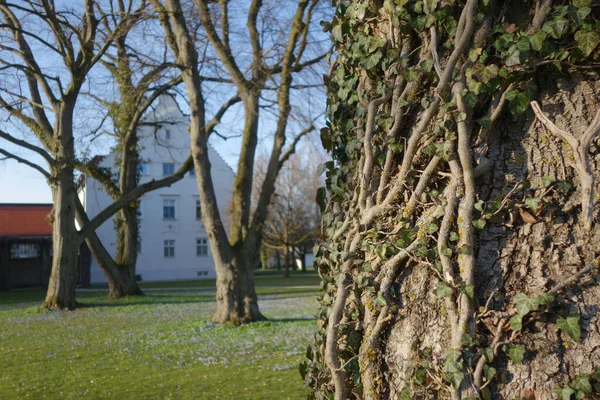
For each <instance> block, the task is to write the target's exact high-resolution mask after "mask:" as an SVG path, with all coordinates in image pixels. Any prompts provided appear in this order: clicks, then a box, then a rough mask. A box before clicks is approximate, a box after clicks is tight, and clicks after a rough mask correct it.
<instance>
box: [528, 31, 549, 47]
mask: <svg viewBox="0 0 600 400" xmlns="http://www.w3.org/2000/svg"><path fill="white" fill-rule="evenodd" d="M546 36H548V34H547V33H546V32H544V31H542V30H539V31H537V32H536V33H535V34H534V35H531V36H529V42H530V43H531V48H532V49H533V50H535V51H540V50H542V46H543V45H544V40H546Z"/></svg>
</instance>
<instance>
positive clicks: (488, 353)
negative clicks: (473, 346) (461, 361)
mask: <svg viewBox="0 0 600 400" xmlns="http://www.w3.org/2000/svg"><path fill="white" fill-rule="evenodd" d="M481 353H482V354H483V356H484V357H485V359H486V360H487V362H489V363H491V362H492V361H494V349H492V348H491V347H486V348H485V349H483V350H481Z"/></svg>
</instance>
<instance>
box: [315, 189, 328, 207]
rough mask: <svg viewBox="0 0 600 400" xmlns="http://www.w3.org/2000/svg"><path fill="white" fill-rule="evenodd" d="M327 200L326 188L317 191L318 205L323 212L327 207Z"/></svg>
mask: <svg viewBox="0 0 600 400" xmlns="http://www.w3.org/2000/svg"><path fill="white" fill-rule="evenodd" d="M326 198H327V191H326V189H325V188H324V187H320V188H318V189H317V204H318V205H319V208H321V212H324V211H325V207H326V206H327V204H326V202H325V201H326Z"/></svg>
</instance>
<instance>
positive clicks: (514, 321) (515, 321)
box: [508, 314, 523, 332]
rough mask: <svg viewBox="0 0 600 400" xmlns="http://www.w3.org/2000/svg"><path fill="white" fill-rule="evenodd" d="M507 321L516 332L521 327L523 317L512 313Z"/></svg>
mask: <svg viewBox="0 0 600 400" xmlns="http://www.w3.org/2000/svg"><path fill="white" fill-rule="evenodd" d="M508 322H509V323H510V329H512V330H513V331H515V332H518V331H520V330H521V329H522V328H523V317H521V316H520V315H518V314H517V315H513V316H512V317H511V319H510V320H509V321H508Z"/></svg>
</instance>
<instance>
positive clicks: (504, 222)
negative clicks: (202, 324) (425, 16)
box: [301, 0, 600, 400]
mask: <svg viewBox="0 0 600 400" xmlns="http://www.w3.org/2000/svg"><path fill="white" fill-rule="evenodd" d="M548 3H549V5H542V6H540V7H539V8H538V9H536V10H531V9H530V8H529V6H527V5H526V4H525V3H519V4H516V3H515V4H512V3H511V7H509V9H503V8H502V7H495V5H494V2H490V8H489V9H479V12H480V13H482V12H483V14H481V15H480V16H481V19H477V18H475V15H477V2H476V1H474V0H469V1H467V3H466V5H464V6H462V5H459V6H456V7H455V8H450V9H452V10H454V11H456V15H460V19H459V20H458V21H454V22H455V23H456V25H455V26H456V27H457V29H456V32H455V34H454V33H453V34H451V35H450V36H447V32H446V31H445V29H444V28H443V27H442V26H439V25H436V24H435V22H433V25H431V28H424V27H423V26H421V25H420V24H419V23H417V22H418V21H417V20H414V19H411V18H412V17H414V15H413V14H411V13H415V12H416V13H418V11H417V9H416V8H414V9H413V8H409V7H408V6H407V8H400V7H398V8H394V7H392V8H390V7H387V6H386V7H385V8H381V9H380V8H378V7H377V5H376V3H375V2H373V3H369V4H372V5H371V6H370V7H371V9H367V11H365V10H364V9H363V10H362V11H361V12H360V13H357V10H356V8H358V7H359V3H353V4H352V5H348V8H347V9H345V10H344V13H342V12H340V13H338V14H336V20H335V21H334V22H335V24H340V25H341V24H344V26H345V27H347V29H348V30H349V31H350V33H346V32H344V33H341V34H339V35H338V33H339V32H335V33H334V35H333V36H334V38H335V40H337V41H338V42H343V43H342V44H338V50H339V51H340V52H341V53H342V55H343V56H341V57H340V58H338V61H339V62H340V64H338V65H335V66H332V76H330V78H331V80H330V81H328V83H329V87H328V89H329V93H328V96H329V99H328V104H329V107H330V110H329V111H330V113H329V115H330V118H331V120H330V121H329V122H328V127H329V128H328V129H327V130H326V132H322V138H323V139H324V140H323V142H324V145H325V147H326V148H328V149H329V150H330V151H331V152H332V154H333V156H334V159H335V160H336V163H335V164H334V163H332V164H334V165H333V166H331V167H328V168H329V171H328V175H327V185H328V189H329V193H328V202H327V203H326V204H323V203H322V208H323V209H325V212H324V214H323V216H324V225H325V230H324V232H323V234H324V235H325V237H326V241H325V242H324V243H322V244H321V245H320V249H319V251H318V252H317V254H316V256H318V257H317V266H318V268H319V272H320V274H321V276H323V277H324V287H325V289H326V292H327V293H326V294H325V295H324V296H323V297H322V300H321V308H320V311H319V314H318V326H319V332H318V333H317V335H316V336H315V342H314V343H313V348H312V350H313V351H312V354H310V357H309V360H308V361H307V362H306V363H305V364H303V365H302V367H301V371H303V372H306V374H305V379H306V383H307V384H308V385H309V386H310V387H311V388H312V390H313V396H314V397H315V398H331V397H335V399H336V400H345V399H347V398H360V399H362V398H364V399H388V398H389V399H453V400H455V399H471V398H482V399H514V398H521V399H529V400H533V399H551V398H555V395H556V394H558V395H559V398H560V399H571V398H573V397H575V396H576V397H577V398H584V397H585V396H588V397H589V398H596V397H597V396H598V395H599V393H600V390H599V387H600V369H598V368H597V367H598V363H597V360H598V359H600V347H599V346H598V343H599V342H600V314H599V313H598V306H597V305H598V304H599V302H600V287H599V286H598V283H599V281H598V276H597V273H598V269H597V268H598V266H600V258H598V256H599V253H598V243H600V227H598V225H597V223H596V221H597V215H598V205H597V204H596V205H595V207H594V202H593V201H591V204H590V202H587V201H588V199H589V195H590V191H591V192H592V193H596V200H597V194H598V193H600V192H599V191H600V182H599V181H598V179H597V177H598V176H599V175H600V157H599V155H600V147H599V146H598V144H597V140H596V143H595V144H594V143H593V140H594V139H597V137H598V135H599V134H600V109H599V106H598V95H597V94H598V93H599V92H600V80H599V79H598V73H597V70H595V69H594V68H585V69H584V68H581V69H578V65H577V64H576V63H571V64H570V65H569V68H570V69H569V70H568V71H562V73H561V72H557V71H556V68H555V67H556V66H557V64H558V66H561V64H560V61H556V63H555V64H554V66H553V67H549V66H547V65H546V64H548V63H547V62H544V61H541V62H540V61H539V58H537V57H541V59H542V60H546V59H552V57H553V56H551V55H550V54H546V53H544V51H545V50H535V51H534V50H533V48H531V52H529V53H527V56H526V57H527V59H528V61H525V58H524V59H523V60H521V59H520V58H519V54H516V57H515V58H513V59H508V60H507V59H505V58H503V57H508V56H507V54H509V53H510V51H508V50H507V53H503V50H502V49H503V47H502V46H504V45H503V44H502V40H504V39H508V38H509V37H510V38H511V39H510V40H512V39H513V38H516V39H515V40H517V39H518V38H521V37H526V36H527V35H534V34H535V32H536V31H538V30H539V29H540V27H541V26H542V23H543V22H544V20H545V19H546V18H547V17H548V15H552V16H555V15H557V14H556V13H555V11H557V10H552V9H550V10H549V9H548V8H547V6H548V7H549V6H550V5H551V2H548ZM433 7H437V6H433ZM480 7H481V5H480ZM485 7H487V6H485ZM369 10H370V11H369ZM570 10H571V11H569V10H567V8H565V10H564V11H566V12H577V8H576V7H573V8H572V9H570ZM549 11H550V12H549ZM587 11H588V10H583V13H584V14H585V15H586V16H587V15H588V14H589V13H587ZM579 12H580V13H581V12H582V11H581V8H580V9H579ZM379 13H381V14H379ZM386 13H392V14H393V18H392V17H390V16H386V17H381V15H384V16H385V15H386ZM428 13H431V14H429V15H431V16H433V15H438V14H435V13H433V10H428ZM496 13H501V14H502V20H503V21H504V24H505V25H502V26H503V27H507V26H509V25H510V24H511V23H514V24H515V25H514V26H515V29H516V30H519V29H521V30H522V31H520V33H519V34H518V35H516V36H514V37H513V36H511V33H512V32H509V33H507V32H506V31H505V28H502V27H499V26H496V27H495V28H494V26H493V25H494V24H496V23H497V20H496V18H498V16H499V15H497V14H496ZM546 13H548V14H547V15H546ZM542 14H543V15H542ZM359 15H364V20H363V17H360V16H359ZM582 15H583V14H582ZM589 15H591V16H592V17H591V18H595V21H596V22H597V17H598V14H597V13H595V14H594V13H592V14H589ZM438 17H439V15H438ZM438 17H435V18H438ZM394 18H398V19H401V20H403V21H404V22H402V23H401V24H399V26H400V27H402V29H396V27H395V26H390V25H388V22H389V21H394ZM419 18H420V17H419ZM435 18H433V19H434V20H435ZM527 18H530V19H531V22H529V23H528V20H527ZM548 18H550V17H548ZM552 18H555V17H552ZM556 18H558V19H560V18H561V17H556ZM584 18H585V17H584ZM475 21H480V22H478V24H479V25H478V24H476V23H475ZM552 21H553V22H552V23H553V24H554V23H562V22H564V21H562V20H560V21H559V22H557V21H556V20H552ZM561 21H562V22H561ZM573 21H575V20H573ZM578 21H579V22H573V23H574V24H575V25H574V27H572V28H569V29H570V30H569V31H565V32H563V33H561V35H558V36H559V37H562V39H565V40H566V41H565V42H559V41H555V40H554V39H556V37H553V36H550V35H549V36H548V38H547V40H548V41H549V42H551V43H552V45H553V46H554V45H556V46H561V45H564V43H567V42H569V43H573V42H572V41H570V40H573V39H574V37H580V36H579V35H583V34H585V32H584V31H585V27H584V26H583V25H580V26H577V24H582V22H581V20H578ZM335 24H332V26H335ZM517 25H518V26H519V28H516V26H517ZM413 28H414V29H415V30H417V31H418V32H413V33H415V34H416V33H418V35H419V36H411V34H410V33H409V32H410V30H411V29H413ZM547 28H548V26H546V29H547ZM344 29H346V28H344ZM578 29H582V31H581V32H579V31H578ZM509 30H512V28H509ZM445 32H446V33H445ZM543 32H544V33H542V34H541V36H544V37H546V31H543ZM575 32H578V33H575ZM363 34H366V35H367V41H369V40H370V41H369V43H373V42H375V41H376V40H380V39H384V40H383V42H385V43H386V44H385V46H387V47H382V49H385V50H381V52H382V53H381V54H379V55H378V56H377V57H376V60H375V61H373V60H371V62H373V63H374V65H370V64H369V63H366V62H365V61H364V60H362V61H359V60H358V59H355V58H352V57H351V56H350V55H349V54H348V53H347V52H345V51H344V49H350V48H352V49H353V51H357V50H356V49H359V48H360V46H358V44H359V43H360V41H362V40H365V38H364V37H361V36H360V35H363ZM406 34H408V36H404V35H406ZM438 34H439V35H442V37H441V38H440V37H439V36H437V35H438ZM502 34H507V35H508V36H504V37H503V39H502V40H496V39H498V38H499V37H500V36H501V35H502ZM353 35H356V36H353ZM368 35H370V36H372V37H371V38H370V39H369V38H368ZM444 35H446V36H444ZM494 35H496V36H494ZM562 35H564V37H563V36H562ZM573 35H574V37H573ZM539 36H540V35H538V37H539ZM417 38H418V40H417ZM438 39H439V41H438ZM355 40H356V41H357V42H356V43H354V41H355ZM446 40H448V42H446V47H447V48H448V49H449V50H444V48H443V46H441V43H444V41H446ZM510 40H509V41H510ZM528 40H529V39H528ZM423 41H424V42H423ZM561 43H562V44H561ZM578 43H580V42H578ZM353 44H356V46H354V45H353ZM448 44H452V45H451V46H449V47H448ZM521 44H523V43H521ZM382 46H383V44H382ZM390 46H399V47H400V48H395V49H394V51H395V52H396V53H392V54H389V57H391V58H393V59H394V60H395V59H398V58H399V59H404V60H406V63H405V64H406V65H404V64H403V67H402V68H400V67H398V68H399V70H400V69H404V72H405V73H399V74H398V75H397V76H394V72H392V69H390V68H389V65H390V64H386V63H385V62H384V63H383V64H381V65H380V64H378V63H379V61H377V60H379V59H380V58H381V59H384V60H386V62H387V61H390V62H392V61H391V59H390V60H388V59H386V55H385V54H387V53H385V51H387V50H389V49H390V48H391V47H390ZM507 46H508V47H510V46H511V45H510V44H509V45H507ZM533 46H534V47H535V48H538V49H539V47H538V46H537V44H534V45H533ZM579 46H580V48H579V49H577V51H576V52H575V53H576V54H578V53H577V52H578V51H588V50H589V52H590V53H591V54H590V55H589V59H587V61H589V60H590V59H597V57H598V50H597V49H596V50H595V52H593V51H592V50H594V47H591V48H589V47H585V46H583V45H582V44H581V43H580V44H579ZM515 48H516V47H514V48H512V49H513V50H514V49H515ZM469 49H470V50H469ZM484 49H485V50H484ZM418 50H420V54H419V55H418V56H417V53H416V52H417V51H418ZM438 52H439V54H438ZM538 52H539V53H538ZM398 53H399V54H401V56H400V57H398ZM483 53H486V54H483ZM402 54H404V55H402ZM492 54H493V55H494V57H495V59H493V60H492V59H489V58H488V56H489V55H492ZM582 54H583V53H582ZM480 55H482V56H483V58H480ZM494 57H492V58H494ZM575 59H577V60H578V61H579V62H581V63H582V64H585V63H586V62H587V61H586V58H585V57H582V58H577V57H575V58H574V60H575ZM429 62H431V64H428V63H429ZM526 62H527V63H529V62H530V63H531V64H528V65H530V66H532V68H533V69H526V70H523V69H520V68H512V67H514V66H515V65H520V64H522V63H526ZM423 63H425V64H423ZM494 63H499V64H500V65H496V64H494ZM504 63H506V64H509V65H506V64H504ZM366 65H369V68H368V69H367V67H366ZM414 65H417V66H419V67H418V68H416V69H415V68H413V66H414ZM424 65H425V66H427V65H429V66H431V74H428V73H426V72H423V71H424V70H421V68H423V66H424ZM500 68H503V69H504V71H503V72H502V73H500V72H499V70H500ZM565 68H566V66H565ZM417 69H419V70H421V71H422V72H416V71H417ZM426 69H428V68H426ZM408 70H410V71H413V72H415V74H414V75H409V74H407V73H406V72H407V71H408ZM483 70H485V71H487V72H485V73H483ZM504 72H506V75H504ZM348 74H349V75H350V76H347V75H348ZM492 76H493V77H492ZM354 78H357V79H356V80H354ZM357 82H358V83H357ZM355 83H356V86H353V85H354V84H355ZM344 85H348V86H347V87H346V86H344ZM478 85H482V86H481V87H480V86H478ZM341 88H344V90H346V89H349V90H350V94H348V93H346V92H343V91H342V90H340V89H341ZM480 89H481V90H480ZM340 93H342V94H340ZM432 93H435V94H434V95H432ZM361 98H362V100H361ZM365 99H366V100H365ZM416 99H418V102H419V104H417V100H416ZM534 99H538V100H539V101H540V103H541V110H543V112H545V113H547V114H549V116H546V115H544V114H542V113H541V112H539V111H536V104H535V103H532V105H531V106H530V101H531V100H534ZM504 109H506V110H504ZM503 110H504V112H503ZM509 111H510V113H509ZM511 114H512V115H511ZM388 118H389V119H388ZM384 120H387V121H388V122H387V123H383V122H382V121H384ZM347 121H353V124H352V126H349V124H347ZM553 123H555V124H556V125H557V126H558V128H557V127H556V126H555V125H554V124H553ZM357 143H359V144H360V145H357ZM397 143H402V146H397V145H396V144H397ZM582 160H583V162H584V163H587V164H586V165H585V167H587V170H588V171H591V173H590V174H589V175H585V173H586V168H582V164H581V163H582ZM586 160H587V161H586ZM582 174H584V175H583V176H581V175H582ZM590 179H591V181H592V187H591V189H588V188H589V184H588V183H586V182H589V180H590ZM582 182H583V184H582ZM586 202H587V203H586ZM590 208H591V209H592V210H593V211H592V214H591V217H590V216H589V213H588V212H587V210H588V209H590ZM594 385H595V386H594ZM572 395H575V396H572ZM588 397H585V398H588Z"/></svg>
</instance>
